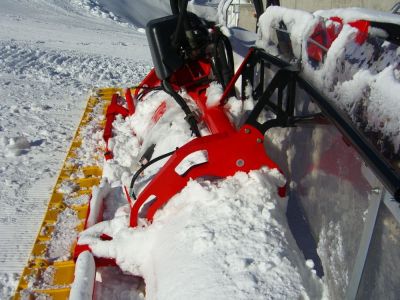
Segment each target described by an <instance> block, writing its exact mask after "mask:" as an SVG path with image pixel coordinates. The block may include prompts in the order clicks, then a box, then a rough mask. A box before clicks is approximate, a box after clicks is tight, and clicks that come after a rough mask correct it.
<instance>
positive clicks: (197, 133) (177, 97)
mask: <svg viewBox="0 0 400 300" xmlns="http://www.w3.org/2000/svg"><path fill="white" fill-rule="evenodd" d="M162 86H163V88H164V91H165V92H166V93H167V94H168V95H170V96H171V97H172V98H174V100H175V101H176V103H178V104H179V106H180V107H181V108H182V110H183V112H184V113H185V115H186V117H185V120H186V121H187V122H188V124H189V126H190V129H191V130H192V132H193V134H194V135H195V136H196V137H201V134H200V130H199V128H198V127H197V120H196V118H195V116H194V114H193V112H192V111H191V110H190V108H189V106H188V105H187V104H186V102H185V100H184V99H183V98H182V97H181V96H180V95H179V94H178V93H177V92H175V91H174V89H173V88H172V86H171V85H170V84H169V82H168V81H167V80H163V81H162Z"/></svg>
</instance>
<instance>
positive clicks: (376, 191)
mask: <svg viewBox="0 0 400 300" xmlns="http://www.w3.org/2000/svg"><path fill="white" fill-rule="evenodd" d="M380 192H381V189H380V188H378V187H375V188H372V189H371V193H373V194H379V193H380Z"/></svg>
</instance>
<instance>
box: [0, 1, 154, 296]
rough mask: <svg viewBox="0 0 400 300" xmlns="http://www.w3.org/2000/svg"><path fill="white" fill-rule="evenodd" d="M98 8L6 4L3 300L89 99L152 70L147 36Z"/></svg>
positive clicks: (1, 10) (0, 199) (1, 62)
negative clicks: (94, 90)
mask: <svg viewBox="0 0 400 300" xmlns="http://www.w3.org/2000/svg"><path fill="white" fill-rule="evenodd" d="M95 4H96V2H95V1H77V0H70V1H64V0H53V1H51V0H49V1H42V0H22V1H14V0H3V1H1V3H0V99H1V101H0V178H1V180H0V203H1V210H0V237H1V240H2V242H1V244H0V298H1V299H8V297H9V296H10V295H12V290H13V289H14V288H15V286H16V283H17V278H18V276H19V275H18V274H20V273H21V271H22V269H23V267H24V265H25V263H26V261H27V259H28V256H29V253H30V251H31V247H32V243H33V241H34V239H35V237H36V234H37V231H38V229H39V226H40V223H41V221H42V218H43V215H44V211H45V209H46V206H47V201H48V199H49V193H50V189H51V188H52V187H53V185H54V183H55V180H56V175H57V174H58V171H59V168H60V167H61V164H62V162H63V160H64V157H65V154H66V151H67V149H68V146H69V143H70V141H71V138H72V136H73V134H74V132H75V129H76V127H77V124H78V121H79V119H80V117H81V114H82V111H83V108H84V105H85V101H86V98H87V95H88V94H89V93H90V91H91V89H92V88H93V87H96V86H114V85H116V86H132V85H135V84H137V83H138V82H140V80H141V79H142V78H143V76H144V75H145V74H146V73H147V72H148V71H149V69H150V66H151V63H150V55H149V52H148V46H147V41H146V38H145V35H144V34H143V33H142V32H140V31H138V30H137V28H136V27H135V26H134V25H128V23H126V22H124V21H120V20H118V19H117V17H115V16H114V15H113V14H112V13H110V12H106V11H104V10H102V8H101V7H100V6H96V5H95ZM152 11H158V8H157V7H153V9H152Z"/></svg>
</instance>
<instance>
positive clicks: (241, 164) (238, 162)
mask: <svg viewBox="0 0 400 300" xmlns="http://www.w3.org/2000/svg"><path fill="white" fill-rule="evenodd" d="M236 166H238V167H239V168H240V167H243V166H244V160H243V159H238V160H237V161H236Z"/></svg>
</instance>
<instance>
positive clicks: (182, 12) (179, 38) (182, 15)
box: [172, 0, 188, 49]
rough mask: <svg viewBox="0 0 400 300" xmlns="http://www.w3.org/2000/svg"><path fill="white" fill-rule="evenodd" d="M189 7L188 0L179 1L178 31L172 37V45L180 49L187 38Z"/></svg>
mask: <svg viewBox="0 0 400 300" xmlns="http://www.w3.org/2000/svg"><path fill="white" fill-rule="evenodd" d="M187 5H188V0H181V1H179V16H178V24H177V25H176V30H175V32H174V34H173V35H172V45H173V46H174V47H175V48H177V49H178V48H179V46H180V45H181V44H182V42H183V40H184V38H185V29H186V28H185V27H186V26H187Z"/></svg>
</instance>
